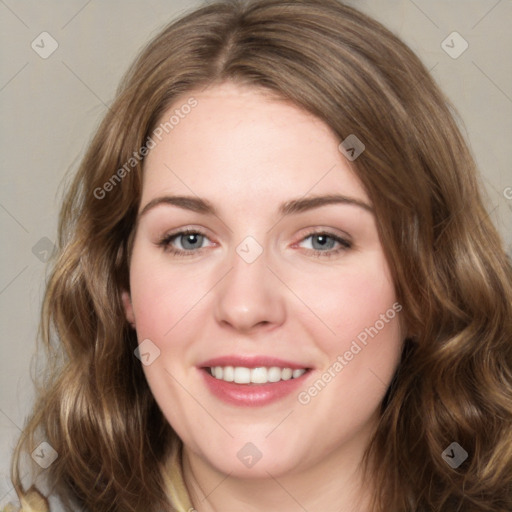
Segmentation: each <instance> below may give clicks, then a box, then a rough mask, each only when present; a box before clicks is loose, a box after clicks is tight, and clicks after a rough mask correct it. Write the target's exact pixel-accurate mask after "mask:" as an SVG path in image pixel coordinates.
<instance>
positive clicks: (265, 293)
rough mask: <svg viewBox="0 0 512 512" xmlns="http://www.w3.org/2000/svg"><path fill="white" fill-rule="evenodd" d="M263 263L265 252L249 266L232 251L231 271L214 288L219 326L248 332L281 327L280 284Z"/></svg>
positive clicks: (282, 317) (282, 318) (283, 311)
mask: <svg viewBox="0 0 512 512" xmlns="http://www.w3.org/2000/svg"><path fill="white" fill-rule="evenodd" d="M267 264H268V258H267V257H266V251H263V253H262V254H261V255H260V256H259V257H258V258H257V259H256V260H255V261H253V262H252V263H249V262H248V261H246V260H245V259H244V258H243V257H241V256H240V255H239V254H238V253H237V252H234V254H233V256H232V258H231V270H230V271H229V272H228V273H227V275H226V276H225V277H224V279H222V280H221V282H220V283H219V284H218V285H217V286H216V287H215V288H214V290H215V293H216V297H215V318H216V320H217V322H218V323H219V324H221V325H222V326H223V327H227V326H229V327H231V328H232V329H234V330H236V331H239V332H244V333H252V332H255V331H258V330H261V329H264V330H271V329H273V328H275V327H277V326H279V325H282V324H283V322H284V320H285V317H286V308H285V301H284V290H283V288H284V285H283V283H282V282H281V281H280V280H279V279H277V278H276V276H275V275H274V273H273V272H272V271H271V270H269V268H268V267H267Z"/></svg>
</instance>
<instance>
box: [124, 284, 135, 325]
mask: <svg viewBox="0 0 512 512" xmlns="http://www.w3.org/2000/svg"><path fill="white" fill-rule="evenodd" d="M121 301H122V303H123V309H124V314H125V316H126V320H128V322H129V323H130V325H131V326H132V327H133V328H135V315H134V313H133V305H132V299H131V297H130V294H129V293H128V292H127V291H126V290H123V291H122V292H121Z"/></svg>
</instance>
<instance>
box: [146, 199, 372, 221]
mask: <svg viewBox="0 0 512 512" xmlns="http://www.w3.org/2000/svg"><path fill="white" fill-rule="evenodd" d="M163 204H166V205H171V206H177V207H178V208H183V209H184V210H190V211H193V212H196V213H201V214H204V215H214V216H218V212H217V209H216V208H215V207H214V206H213V205H212V204H211V203H210V202H209V201H207V200H206V199H201V198H199V197H193V196H162V197H155V199H152V200H151V201H149V203H147V204H146V206H144V208H143V209H142V210H141V211H140V213H139V215H138V218H140V217H142V216H143V215H144V214H146V213H147V212H148V211H149V210H152V209H153V208H155V207H157V206H160V205H163ZM331 204H346V205H352V206H358V207H360V208H363V209H364V210H367V211H368V212H370V213H373V208H372V207H371V206H370V205H369V204H367V203H365V202H364V201H361V200H360V199H356V198H354V197H348V196H344V195H340V194H329V195H325V196H310V197H303V198H298V199H292V200H290V201H286V202H285V203H282V204H281V205H280V207H279V210H278V213H279V214H280V215H282V216H286V215H292V214H296V213H302V212H305V211H308V210H313V209H314V208H320V207H321V206H326V205H331Z"/></svg>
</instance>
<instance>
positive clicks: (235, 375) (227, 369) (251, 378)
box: [209, 366, 306, 384]
mask: <svg viewBox="0 0 512 512" xmlns="http://www.w3.org/2000/svg"><path fill="white" fill-rule="evenodd" d="M209 370H210V373H211V374H212V376H213V377H215V378H216V379H219V380H224V381H226V382H235V383H237V384H250V383H253V384H266V383H267V382H279V381H280V380H290V379H292V378H293V379H296V378H297V377H300V376H301V375H303V374H304V373H305V372H306V370H305V369H300V370H292V369H291V368H279V367H277V366H272V367H270V368H265V367H260V368H245V367H243V366H234V367H233V366H214V367H212V368H210V369H209Z"/></svg>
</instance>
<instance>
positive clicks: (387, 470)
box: [12, 0, 512, 512]
mask: <svg viewBox="0 0 512 512" xmlns="http://www.w3.org/2000/svg"><path fill="white" fill-rule="evenodd" d="M223 81H234V82H236V83H239V84H242V85H247V86H249V87H257V88H260V89H261V90H264V91H267V92H270V93H272V94H274V95H275V96H276V97H278V98H281V99H283V100H287V101H290V102H292V103H293V104H295V105H297V106H299V107H301V108H303V109H305V110H306V111H308V112H311V113H312V114H314V115H315V116H317V117H318V118H320V119H321V120H323V121H324V122H325V123H326V124H327V125H329V126H330V127H331V128H332V130H333V131H334V132H335V133H336V134H337V135H338V136H339V138H340V142H341V141H342V140H344V139H345V138H346V137H347V136H348V135H350V134H355V135H356V136H357V137H358V138H359V139H361V140H362V141H363V142H364V144H365V145H366V150H365V151H364V153H363V154H362V155H360V156H359V158H358V159H357V161H354V162H353V163H352V166H353V169H354V171H355V172H356V173H357V176H358V177H359V179H360V180H361V182H362V183H363V185H364V187H365V189H366V191H367V193H368V195H369V197H370V200H371V201H372V203H373V205H374V209H375V216H376V219H377V224H378V230H379V236H380V238H381V241H382V244H383V248H384V251H385V253H386V256H387V259H388V262H389V265H390V267H391V269H392V272H393V276H394V280H395V286H396V291H397V295H398V299H399V301H400V303H401V304H402V305H403V308H404V309H403V315H404V319H405V324H406V326H407V333H408V336H407V339H406V340H405V342H404V351H403V356H402V361H401V363H400V365H399V368H398V370H397V372H396V375H395V377H394V379H393V382H392V384H391V386H390V388H389V390H388V393H387V395H386V399H385V401H384V403H383V404H382V413H381V418H380V423H379V426H378V429H377V432H376V434H375V437H374V438H373V440H372V442H371V444H370V446H369V448H368V450H367V454H366V457H365V461H364V462H365V469H366V471H367V473H368V478H369V479H370V480H369V481H371V482H372V486H373V487H374V488H375V490H374V501H373V505H372V506H373V508H372V510H374V511H376V512H384V511H390V510H392V511H393V512H402V511H403V512H406V511H415V512H420V511H421V512H423V511H434V510H435V511H438V512H454V511H456V510H464V512H473V511H474V512H484V511H486V512H491V511H492V512H506V511H510V510H512V269H511V264H510V261H509V260H508V259H507V257H506V254H505V252H504V249H503V244H502V242H501V240H500V239H499V236H498V234H497V232H496V229H495V228H494V226H493V225H492V222H491V221H490V219H489V216H488V213H487V212H486V210H485V208H484V205H483V202H482V199H481V196H480V192H479V188H478V181H477V171H476V169H475V163H474V160H473V157H472V155H471V153H470V150H469V149H468V146H467V144H466V142H465V141H464V138H463V136H462V134H461V133H460V131H459V129H458V127H457V125H456V122H455V120H454V114H453V112H454V109H453V107H452V106H451V104H450V103H449V101H448V100H447V98H446V97H445V96H444V95H443V94H442V93H441V91H440V90H439V88H438V87H437V85H436V84H435V82H434V80H433V79H432V78H431V76H430V75H429V73H428V71H427V70H426V69H425V67H424V66H423V64H422V63H421V62H420V61H419V59H418V58H417V57H416V56H415V55H414V54H413V52H412V51H411V50H410V49H409V48H408V47H407V46H406V45H404V44H403V43H402V42H401V41H400V40H399V39H398V38H397V37H395V36H394V35H393V34H392V33H391V32H390V31H388V30H387V29H386V28H384V27H383V26H382V25H381V24H379V23H378V22H376V21H374V20H372V19H370V18H368V17H367V16H365V15H363V14H362V13H360V12H358V11H357V10H355V9H353V8H351V7H348V6H345V5H343V4H341V3H339V2H337V1H335V0H299V1H284V0H256V1H248V2H242V1H219V2H214V3H213V4H211V5H208V6H205V7H202V8H200V9H198V10H196V11H194V12H191V13H189V14H188V15H186V16H185V17H183V18H181V19H180V20H178V21H176V22H173V23H172V24H170V25H169V26H167V27H166V28H165V29H164V30H163V31H162V32H161V34H159V35H158V36H157V37H156V38H155V39H154V40H153V41H151V42H150V43H149V44H148V45H147V46H146V48H144V49H143V51H142V53H141V54H140V56H139V57H138V58H137V60H136V62H135V63H134V64H133V66H132V67H131V69H130V70H129V71H128V73H127V74H126V76H125V78H124V80H123V82H122V84H121V86H120V88H119V90H118V92H117V96H116V99H115V101H114V103H113V104H112V106H111V107H110V109H109V111H108V112H107V113H106V115H105V117H104V120H103V122H102V123H101V125H100V127H99V129H98V130H97V133H96V135H95V136H94V138H93V140H92V141H91V143H90V145H89V148H88V151H87V153H86V154H85V156H84V158H83V161H82V163H81V165H80V168H79V170H78V173H77V174H76V178H75V179H74V181H73V183H72V186H71V187H70V189H69V191H68V193H67V196H66V198H65V201H64V204H63V208H62V211H61V215H60V219H59V239H58V251H59V252H58V258H57V260H56V261H55V264H54V266H53V270H52V273H51V276H50V279H49V282H48V284H47V289H46V294H45V297H44V303H43V307H42V313H41V314H42V317H41V318H42V319H41V327H40V337H41V339H42V340H43V342H44V344H45V347H46V349H47V351H48V361H49V362H52V361H54V362H55V363H54V364H53V365H49V370H48V372H47V376H46V378H45V379H43V382H42V384H41V387H40V389H39V397H38V400H37V402H36V406H35V410H34V412H33V415H32V416H31V418H30V420H29V422H28V425H27V427H26V429H25V430H24V432H23V435H22V437H21V438H20V441H19V444H18V447H17V450H16V452H15V455H14V457H13V470H12V473H13V482H14V483H15V487H16V489H17V491H18V493H19V494H22V493H23V492H24V490H23V486H22V484H21V478H20V474H19V459H20V454H21V452H22V451H23V450H29V451H30V449H31V448H32V449H33V447H34V446H36V445H37V442H36V438H37V436H38V435H43V436H44V439H45V440H47V441H48V442H49V443H50V444H51V445H52V446H53V447H54V448H55V449H56V451H57V452H58V454H59V456H58V458H57V460H56V461H55V462H54V463H53V464H52V466H51V467H50V468H49V469H48V470H46V475H47V476H48V477H49V481H50V482H51V487H52V489H53V491H54V492H55V493H56V494H57V495H59V496H60V497H61V498H62V499H63V501H64V502H65V503H67V504H68V506H71V504H72V503H75V504H76V503H78V504H80V505H81V506H85V507H86V508H87V509H90V510H94V511H95V512H103V511H104V512H106V511H123V512H125V511H139V510H144V511H145V512H151V511H156V510H159V509H160V510H161V509H164V508H166V507H167V508H169V505H170V503H169V501H170V498H169V496H168V494H167V492H166V489H165V485H164V479H163V477H162V472H163V470H164V467H165V461H166V459H167V458H168V457H169V454H170V453H171V450H172V447H173V446H174V445H175V444H176V443H177V442H179V441H178V440H177V437H176V434H175V433H174V431H173V430H172V428H171V426H170V425H169V424H168V423H167V421H166V420H165V418H164V417H163V415H162V413H161V412H160V410H159V408H158V406H157V404H156V402H155V400H154V398H153V397H152V394H151V392H150V390H149V387H148V385H147V383H146V381H145V378H144V374H143V372H142V370H141V366H140V363H139V361H138V360H137V359H136V358H135V357H134V355H133V351H134V349H135V348H136V346H137V340H136V334H135V332H134V331H133V330H132V329H131V328H130V326H129V325H128V323H127V321H126V319H125V316H124V312H123V307H122V302H121V298H120V293H121V290H129V273H128V269H129V263H130V251H131V244H132V240H133V234H134V232H135V229H136V215H137V211H138V207H139V201H140V196H141V188H142V172H143V163H144V160H143V158H141V159H137V158H136V156H134V155H135V153H137V152H139V150H140V149H141V148H144V147H146V145H147V144H148V140H149V139H148V138H150V137H151V136H152V134H153V130H154V129H155V127H156V126H157V125H158V123H159V121H160V119H161V117H162V115H163V114H164V112H166V110H167V109H168V108H169V107H170V106H171V105H178V106H179V104H180V102H182V103H185V102H186V101H187V98H188V97H189V96H193V93H194V91H198V90H200V89H201V88H203V87H205V86H207V85H212V84H215V83H221V82H223ZM131 158H135V160H136V161H131V164H133V165H131V164H130V165H131V168H130V169H129V171H125V172H124V173H121V174H123V176H122V180H117V178H115V176H117V177H119V176H120V175H121V174H120V173H119V172H118V173H117V175H116V172H117V171H118V169H121V168H122V167H123V166H124V165H125V164H126V163H127V162H130V159H131ZM134 162H135V163H134ZM125 169H126V168H125ZM107 182H108V183H110V184H111V185H112V186H111V187H107V186H105V184H106V183H107ZM107 188H108V189H109V191H108V194H107V193H105V190H107ZM98 191H100V192H98ZM101 191H103V192H101ZM102 195H103V197H101V196H102ZM453 441H456V442H458V443H459V444H460V445H461V446H462V447H464V449H465V450H466V451H467V452H468V454H469V457H468V459H467V460H466V461H465V462H464V463H463V464H462V465H460V466H459V467H458V468H456V469H453V468H451V467H450V466H449V465H448V464H446V463H445V461H444V460H443V459H442V457H441V454H442V452H443V450H444V449H445V448H446V447H447V446H448V445H450V444H451V443H452V442H453ZM174 506H176V507H178V506H179V504H177V503H174Z"/></svg>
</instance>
